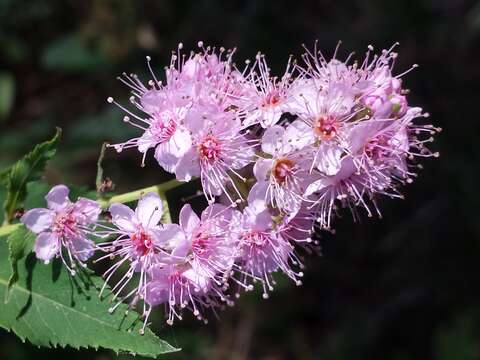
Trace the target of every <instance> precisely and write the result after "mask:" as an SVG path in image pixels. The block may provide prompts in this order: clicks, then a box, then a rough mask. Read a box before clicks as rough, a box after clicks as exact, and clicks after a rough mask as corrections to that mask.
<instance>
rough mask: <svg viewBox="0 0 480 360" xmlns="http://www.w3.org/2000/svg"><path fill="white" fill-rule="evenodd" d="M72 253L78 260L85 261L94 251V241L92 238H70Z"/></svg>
mask: <svg viewBox="0 0 480 360" xmlns="http://www.w3.org/2000/svg"><path fill="white" fill-rule="evenodd" d="M72 246H73V249H71V251H72V253H73V254H74V255H75V256H76V257H77V258H78V259H79V260H80V261H87V260H88V259H89V258H90V257H91V256H92V255H93V253H94V249H95V243H94V242H93V241H92V240H89V239H86V238H83V237H76V238H74V239H72Z"/></svg>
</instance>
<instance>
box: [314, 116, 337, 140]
mask: <svg viewBox="0 0 480 360" xmlns="http://www.w3.org/2000/svg"><path fill="white" fill-rule="evenodd" d="M338 125H339V124H338V122H337V119H336V118H335V117H334V116H332V115H320V116H319V117H318V118H316V119H315V121H314V122H313V132H314V133H315V135H317V136H318V137H319V138H321V139H322V140H325V141H327V140H331V139H333V138H334V137H335V136H336V135H337V132H338Z"/></svg>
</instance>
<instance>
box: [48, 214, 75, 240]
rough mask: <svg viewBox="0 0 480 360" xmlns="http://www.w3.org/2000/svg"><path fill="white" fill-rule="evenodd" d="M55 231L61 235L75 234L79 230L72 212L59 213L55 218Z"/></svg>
mask: <svg viewBox="0 0 480 360" xmlns="http://www.w3.org/2000/svg"><path fill="white" fill-rule="evenodd" d="M53 231H54V232H55V233H57V234H59V235H60V236H68V235H73V234H75V233H76V232H77V221H76V220H75V217H74V216H73V215H72V214H69V213H66V214H59V215H57V217H56V218H55V221H54V224H53Z"/></svg>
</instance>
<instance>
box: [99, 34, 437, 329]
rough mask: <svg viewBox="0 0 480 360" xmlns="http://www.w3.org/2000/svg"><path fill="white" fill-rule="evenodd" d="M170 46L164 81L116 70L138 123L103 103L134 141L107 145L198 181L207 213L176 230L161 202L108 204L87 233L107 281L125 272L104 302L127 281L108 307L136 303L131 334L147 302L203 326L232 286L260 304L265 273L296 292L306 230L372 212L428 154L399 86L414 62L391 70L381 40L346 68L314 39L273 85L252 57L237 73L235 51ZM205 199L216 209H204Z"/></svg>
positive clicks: (308, 238) (426, 138)
mask: <svg viewBox="0 0 480 360" xmlns="http://www.w3.org/2000/svg"><path fill="white" fill-rule="evenodd" d="M181 48H182V46H181V45H180V46H179V49H178V51H177V52H175V53H173V54H172V58H171V63H170V65H169V66H168V67H167V68H166V69H165V81H164V82H162V81H159V80H158V79H157V77H156V76H155V74H154V72H153V70H152V68H151V66H150V59H148V67H149V69H150V72H151V74H152V78H153V80H151V81H150V82H149V84H148V86H145V85H143V84H142V83H141V82H140V81H139V79H138V78H137V77H136V76H135V75H128V76H127V75H124V77H123V78H122V81H123V82H124V83H126V84H127V85H128V86H130V88H131V89H132V98H131V103H132V105H133V106H134V107H135V108H137V109H138V110H140V111H141V112H142V113H143V115H141V116H140V115H135V114H134V113H133V112H130V111H129V110H128V109H126V108H123V107H122V106H121V105H120V104H117V105H118V106H120V107H122V109H124V110H125V111H126V112H127V113H128V114H127V116H126V118H125V121H126V122H127V123H130V124H132V125H134V126H136V127H138V128H140V129H141V130H142V134H140V135H139V136H138V137H137V138H134V139H130V140H128V141H126V142H125V143H122V144H116V145H114V146H115V148H116V149H117V150H119V151H121V150H122V149H123V148H127V147H136V148H137V149H138V150H139V152H140V153H142V154H143V159H145V155H146V154H147V152H148V151H149V149H152V150H154V152H155V158H156V159H157V161H158V163H159V164H160V166H162V167H163V168H164V169H165V170H167V171H169V172H172V173H174V174H175V176H176V178H177V179H178V180H180V181H185V182H186V181H190V180H191V179H192V178H195V177H199V178H200V180H201V185H202V190H203V193H204V194H205V196H206V198H207V200H208V202H209V205H208V207H207V208H206V209H205V210H204V211H203V212H202V214H201V215H200V216H197V215H196V214H195V213H194V212H193V210H192V208H191V207H190V206H189V205H185V206H184V207H183V208H182V210H181V212H180V223H179V225H177V224H163V225H162V224H160V218H161V215H162V203H161V200H160V198H159V197H158V196H156V195H154V194H148V195H146V196H145V197H143V198H142V199H141V200H140V201H139V204H138V207H137V210H136V211H135V212H134V211H133V210H130V208H128V207H126V206H124V205H120V204H115V205H112V207H111V208H110V213H111V214H112V222H113V224H114V227H111V226H108V225H100V226H104V230H103V231H102V232H97V235H99V236H115V237H116V238H115V239H114V240H113V241H107V242H105V243H103V244H100V246H99V247H100V249H102V250H103V251H105V252H107V254H106V255H105V256H104V257H102V258H110V257H114V258H115V257H116V258H119V261H117V262H116V263H115V264H114V265H113V266H112V267H111V268H110V269H109V270H108V271H107V272H106V274H105V275H106V277H107V281H111V280H112V279H113V277H112V276H113V273H114V272H116V271H117V270H119V269H120V267H122V266H123V265H124V264H126V267H127V269H128V270H127V271H126V273H125V274H124V275H122V277H121V278H120V280H119V281H118V282H117V284H116V285H114V286H113V291H114V292H115V294H116V295H115V296H119V294H120V293H121V292H122V291H123V290H124V288H125V287H126V286H127V284H128V283H129V282H130V279H131V278H132V277H133V276H134V275H135V274H138V276H139V283H138V285H137V286H135V287H134V289H133V290H129V291H130V292H129V293H127V294H126V295H125V296H123V297H122V299H126V298H128V297H130V296H133V300H132V303H137V302H138V301H143V304H144V305H143V306H144V308H143V315H144V318H145V321H144V327H145V326H146V325H147V323H148V319H149V316H150V313H151V311H152V309H153V308H154V307H155V306H159V305H164V306H165V317H166V318H167V323H169V324H172V323H173V321H174V319H181V318H182V316H183V315H182V314H183V311H182V309H189V310H190V311H191V312H192V313H193V314H194V316H196V317H197V318H198V319H201V320H204V321H206V319H205V315H204V310H206V309H213V310H215V309H216V308H217V307H223V305H225V304H226V305H231V304H232V301H231V300H230V298H229V295H231V291H232V290H231V289H232V285H233V288H235V289H236V290H234V294H235V295H236V296H239V290H241V289H243V290H246V291H249V290H252V289H253V286H254V284H255V283H259V284H260V285H261V286H262V288H263V296H264V297H265V298H266V297H268V296H269V292H270V291H272V290H273V289H274V286H275V279H274V274H275V273H282V274H284V275H286V276H287V277H288V278H290V279H291V280H293V281H294V282H295V283H296V284H297V285H300V284H301V281H300V279H301V278H302V276H303V272H302V270H303V256H304V254H305V253H306V254H310V253H318V252H319V244H318V241H317V240H316V239H318V232H319V231H321V230H328V231H331V232H333V220H334V219H335V215H336V214H337V213H339V212H340V211H341V210H343V209H344V208H346V209H349V210H350V211H351V213H352V214H353V217H354V219H358V218H359V217H360V211H363V212H366V214H367V215H368V216H373V215H374V214H377V215H379V216H380V215H381V212H380V209H379V207H378V205H377V203H378V198H379V197H380V196H388V197H390V198H395V197H397V198H401V197H402V195H401V189H400V188H401V186H402V185H404V184H406V183H409V182H411V181H412V179H413V178H415V177H416V176H417V169H418V168H419V167H420V165H417V164H416V160H418V159H421V158H424V157H432V156H433V157H435V156H438V153H434V152H432V151H430V150H429V148H428V144H429V143H430V142H432V141H433V135H435V134H436V133H437V132H438V131H440V129H439V128H435V127H434V126H432V125H429V124H424V121H425V120H424V119H426V118H427V117H428V114H427V113H424V112H423V111H422V109H421V108H418V107H413V106H411V104H410V103H409V99H407V95H408V90H407V89H405V88H404V81H403V76H404V75H405V74H406V73H408V72H409V71H410V70H411V69H413V68H415V67H416V66H415V65H414V66H412V68H411V69H409V70H407V71H405V72H404V73H401V74H398V75H395V74H394V72H393V67H394V63H395V60H396V58H397V54H396V53H395V52H394V51H393V50H394V48H395V45H394V46H393V47H391V48H390V49H387V50H383V51H382V52H381V53H380V54H379V55H375V54H373V48H372V47H371V46H369V47H368V51H367V52H366V55H365V58H364V60H363V61H361V62H356V61H352V58H353V54H350V55H349V56H348V57H347V58H346V59H345V60H340V59H339V56H338V53H339V46H337V48H336V49H335V52H334V54H333V57H332V58H331V59H329V60H327V58H326V57H324V56H323V54H322V53H321V52H320V51H319V50H318V48H317V43H316V44H315V47H314V49H313V51H310V50H308V49H306V53H305V54H304V55H303V56H302V59H303V63H302V64H297V63H296V62H295V61H292V59H289V62H288V64H287V67H286V70H285V72H284V73H283V75H281V76H280V77H276V76H274V75H271V72H270V69H269V67H268V64H267V61H266V59H265V57H264V56H263V55H261V54H258V55H257V57H256V59H255V62H254V63H253V64H252V65H251V66H250V63H249V62H247V65H246V67H245V68H244V69H243V70H239V69H238V68H237V67H236V65H235V64H234V63H233V54H234V53H235V50H232V51H226V50H225V49H223V48H220V49H219V50H218V51H217V50H216V49H215V48H210V47H207V48H205V47H204V46H203V43H201V42H200V43H199V49H200V50H199V51H198V52H192V53H190V55H189V56H185V55H182V53H181V51H180V50H181ZM110 101H111V102H114V101H113V99H111V100H110ZM217 196H218V197H219V198H218V201H219V202H220V203H221V202H226V205H220V204H219V203H217V204H215V203H214V202H215V200H216V197H217ZM113 308H114V307H113Z"/></svg>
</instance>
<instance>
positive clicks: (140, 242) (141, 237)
mask: <svg viewBox="0 0 480 360" xmlns="http://www.w3.org/2000/svg"><path fill="white" fill-rule="evenodd" d="M130 239H131V240H132V244H133V247H134V248H135V250H136V251H137V252H138V253H140V254H141V255H146V254H148V253H149V252H151V251H153V249H154V246H153V241H152V238H151V237H150V236H149V235H148V234H146V233H145V232H144V231H140V232H138V233H135V234H132V235H131V236H130Z"/></svg>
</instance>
